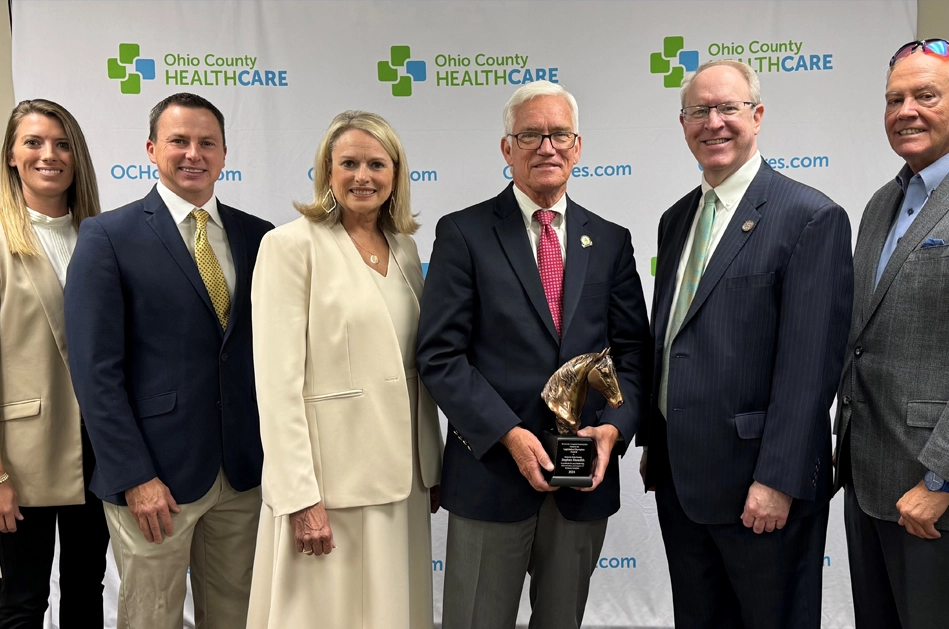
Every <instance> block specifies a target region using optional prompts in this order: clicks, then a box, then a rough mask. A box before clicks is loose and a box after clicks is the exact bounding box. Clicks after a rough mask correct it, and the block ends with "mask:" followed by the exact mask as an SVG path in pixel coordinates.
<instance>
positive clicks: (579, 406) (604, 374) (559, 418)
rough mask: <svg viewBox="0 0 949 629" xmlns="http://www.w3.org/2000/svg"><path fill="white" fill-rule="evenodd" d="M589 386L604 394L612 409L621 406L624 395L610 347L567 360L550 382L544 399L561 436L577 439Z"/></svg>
mask: <svg viewBox="0 0 949 629" xmlns="http://www.w3.org/2000/svg"><path fill="white" fill-rule="evenodd" d="M590 386H592V387H593V388H594V389H596V390H597V391H599V392H600V393H602V394H603V396H604V397H605V398H606V401H607V403H608V404H609V405H610V406H611V407H613V408H619V406H620V405H622V403H623V392H622V391H620V387H619V380H618V378H617V376H616V367H615V366H614V365H613V358H612V356H610V348H609V347H607V348H606V349H604V350H603V351H602V352H599V353H592V354H581V355H580V356H577V357H576V358H572V359H570V360H568V361H567V362H565V363H564V364H563V366H562V367H561V368H560V369H558V370H557V371H556V372H554V375H552V376H551V377H550V379H549V380H548V381H547V385H546V386H545V387H544V390H543V392H542V393H541V397H542V398H543V399H544V402H546V403H547V406H548V408H550V410H552V411H553V412H554V415H555V416H556V423H557V432H558V433H559V434H561V435H569V434H574V435H575V434H576V433H577V430H579V429H580V413H581V411H582V410H583V404H584V402H586V398H587V389H588V387H590Z"/></svg>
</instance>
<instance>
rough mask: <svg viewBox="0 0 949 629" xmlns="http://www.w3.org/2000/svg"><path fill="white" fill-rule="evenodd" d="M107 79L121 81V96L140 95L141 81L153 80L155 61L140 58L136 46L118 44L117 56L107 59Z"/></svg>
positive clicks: (139, 51)
mask: <svg viewBox="0 0 949 629" xmlns="http://www.w3.org/2000/svg"><path fill="white" fill-rule="evenodd" d="M109 78H110V79H113V80H116V81H121V83H119V86H120V88H121V90H122V93H123V94H141V93H142V81H153V80H154V79H155V60H154V59H144V58H142V56H141V50H140V49H139V45H138V44H119V56H118V57H110V58H109Z"/></svg>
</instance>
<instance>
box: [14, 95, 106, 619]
mask: <svg viewBox="0 0 949 629" xmlns="http://www.w3.org/2000/svg"><path fill="white" fill-rule="evenodd" d="M3 146H4V154H5V155H6V159H5V160H4V161H3V163H2V164H0V570H2V573H3V580H2V587H0V629H5V628H7V627H18V628H19V627H37V628H39V627H42V626H43V617H44V614H45V612H46V608H47V600H48V598H49V579H50V572H51V570H52V562H53V550H54V544H55V535H56V526H57V520H58V525H59V537H60V564H59V569H60V590H61V599H60V610H59V617H60V624H59V626H60V627H63V628H64V629H70V628H72V627H101V626H102V578H103V575H104V574H105V564H106V559H105V553H106V548H107V546H108V542H109V532H108V529H107V527H106V523H105V516H104V514H103V511H102V503H101V502H100V501H99V500H98V499H97V498H96V497H95V496H93V495H92V494H91V493H90V492H89V491H88V486H89V479H90V477H91V475H92V470H93V468H94V467H95V458H94V457H93V454H92V448H91V446H90V445H89V439H88V437H87V436H86V434H85V429H84V428H83V427H82V421H81V417H80V415H79V405H78V403H77V402H76V396H75V394H74V393H73V388H72V383H71V381H70V378H69V367H68V364H67V362H66V358H67V354H66V351H67V349H66V335H65V328H64V322H63V288H64V286H65V282H66V265H67V263H68V261H69V257H70V256H71V255H72V250H73V248H74V247H75V244H76V234H77V232H78V229H79V223H80V222H82V220H83V219H85V218H87V217H89V216H94V215H96V214H98V213H99V195H98V189H97V187H96V178H95V172H94V171H93V168H92V161H91V159H90V157H89V151H88V149H87V147H86V143H85V139H84V137H83V135H82V130H81V129H80V128H79V125H78V123H77V122H76V120H75V118H73V117H72V115H71V114H70V113H69V112H68V111H66V110H65V109H64V108H63V107H61V106H60V105H57V104H56V103H53V102H50V101H45V100H38V99H37V100H32V101H23V102H21V103H20V104H19V105H17V106H16V108H15V109H14V110H13V113H12V115H11V117H10V121H9V123H8V125H7V130H6V135H5V136H4V139H3Z"/></svg>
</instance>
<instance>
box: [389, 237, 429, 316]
mask: <svg viewBox="0 0 949 629" xmlns="http://www.w3.org/2000/svg"><path fill="white" fill-rule="evenodd" d="M385 237H386V240H387V241H388V242H389V249H390V250H391V251H392V257H394V258H395V261H396V266H397V268H396V269H395V271H396V272H397V273H401V274H402V277H403V278H405V282H406V283H407V284H408V285H409V288H411V289H412V294H413V295H415V305H416V306H418V305H419V302H421V300H422V284H423V280H422V268H421V267H420V266H419V265H417V264H415V261H414V260H412V258H411V257H410V256H409V254H408V252H407V251H406V250H405V248H404V247H403V246H402V245H401V243H400V242H399V240H400V239H399V237H398V236H393V235H391V234H385ZM392 270H393V269H392V267H389V272H390V273H391V272H392Z"/></svg>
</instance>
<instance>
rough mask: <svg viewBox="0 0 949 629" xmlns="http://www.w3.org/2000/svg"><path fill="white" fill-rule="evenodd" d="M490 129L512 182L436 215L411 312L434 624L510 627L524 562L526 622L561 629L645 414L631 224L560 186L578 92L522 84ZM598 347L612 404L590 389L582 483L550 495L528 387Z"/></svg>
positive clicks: (541, 407)
mask: <svg viewBox="0 0 949 629" xmlns="http://www.w3.org/2000/svg"><path fill="white" fill-rule="evenodd" d="M504 126H505V129H504V131H505V136H504V138H503V139H502V140H501V152H502V153H503V155H504V159H505V160H506V161H507V163H508V165H509V166H510V169H511V175H512V177H513V180H514V181H513V184H512V185H510V186H508V187H507V188H506V189H505V190H504V191H503V192H502V193H501V194H499V195H498V196H497V197H494V198H492V199H489V200H487V201H484V202H482V203H479V204H478V205H475V206H472V207H470V208H468V209H465V210H462V211H460V212H455V213H453V214H449V215H448V216H445V217H443V218H442V219H441V220H440V221H439V222H438V226H437V227H436V240H435V245H434V250H433V252H432V258H431V264H430V266H429V271H428V276H427V279H426V285H425V293H424V297H423V300H422V309H421V318H420V320H419V339H418V366H419V373H420V374H421V376H422V381H423V382H424V383H425V385H426V387H427V388H428V390H429V391H430V392H431V394H432V396H433V397H434V398H435V401H436V402H438V405H439V406H440V407H441V409H442V410H443V411H444V413H445V415H446V416H447V417H448V423H449V429H450V430H451V436H449V437H448V439H447V443H446V444H445V459H444V466H443V471H442V484H441V504H442V506H444V507H445V508H446V509H447V510H448V511H449V512H450V515H449V520H448V542H447V556H446V562H445V594H444V606H443V607H444V615H443V618H442V626H443V627H445V629H468V628H471V629H475V628H483V629H511V628H513V627H514V624H515V620H516V617H517V608H518V601H519V599H520V593H521V589H522V585H523V582H524V576H525V573H530V575H531V586H530V598H531V605H532V608H533V613H532V615H531V622H530V626H531V627H532V628H534V629H537V628H540V627H543V628H544V629H560V628H564V629H566V628H571V629H574V628H576V627H579V625H580V622H581V620H582V618H583V610H584V606H585V604H586V599H587V592H588V588H589V582H590V576H591V574H592V572H593V569H594V566H595V562H596V560H597V559H598V558H599V552H600V548H601V546H602V544H603V539H604V536H605V534H606V520H607V518H608V517H609V516H610V515H611V514H613V513H615V512H616V510H617V509H619V506H620V500H619V469H618V461H617V457H618V455H620V454H622V453H623V452H624V451H625V449H626V444H629V443H631V439H632V438H633V435H634V434H635V433H636V430H637V428H638V426H639V422H640V418H641V416H642V414H643V412H644V410H645V406H646V396H647V395H648V391H649V379H648V373H649V360H650V357H649V351H650V347H651V342H650V338H649V330H648V322H647V319H646V308H645V304H644V302H643V294H642V286H641V284H640V281H639V276H638V275H637V273H636V264H635V260H634V258H633V247H632V241H631V238H630V234H629V231H628V230H626V229H624V228H623V227H620V226H619V225H615V224H613V223H610V222H608V221H605V220H603V219H602V218H600V217H599V216H597V215H595V214H593V213H592V212H590V211H588V210H586V209H584V208H583V207H581V206H579V205H577V204H576V203H574V202H573V201H572V200H571V199H569V198H568V197H567V195H566V189H567V180H568V179H569V177H570V174H571V171H572V169H573V167H574V166H575V165H576V163H577V161H578V160H579V158H580V148H581V139H580V137H579V136H578V134H577V130H578V114H577V104H576V100H575V99H574V98H573V96H571V95H570V94H569V93H568V92H566V90H564V89H563V88H562V87H560V86H559V85H554V84H552V83H549V82H547V81H538V82H535V83H531V84H528V85H526V86H524V87H521V88H520V89H518V90H517V91H516V92H515V93H514V95H513V96H512V97H511V99H510V100H509V101H508V103H507V106H506V107H505V110H504ZM608 346H609V347H611V348H612V355H613V358H614V360H615V362H616V369H617V372H618V374H619V379H620V387H621V389H622V392H623V395H624V397H625V400H626V402H625V404H624V405H623V406H621V407H620V408H618V409H612V408H608V407H606V403H605V400H604V399H603V397H601V396H600V395H599V394H596V393H591V395H590V396H589V397H588V398H587V402H586V405H585V406H584V408H583V413H582V416H581V422H582V425H583V428H582V429H581V430H580V432H579V434H580V435H581V436H589V437H592V438H593V439H594V440H595V443H596V453H597V463H596V467H595V472H594V478H593V487H592V488H589V490H587V491H577V490H574V489H561V490H559V491H554V489H555V488H554V487H551V486H550V485H548V484H547V482H546V481H545V480H544V476H543V474H542V469H544V470H548V471H550V470H552V469H553V467H552V465H551V461H550V459H549V458H548V457H547V455H546V454H545V452H544V449H543V447H542V446H541V443H540V441H539V437H540V435H541V431H543V430H545V429H551V428H553V426H554V416H553V413H551V412H550V411H549V410H548V408H547V406H546V405H545V403H544V401H543V400H542V399H541V391H542V390H543V388H544V385H545V383H546V382H547V380H548V378H549V377H550V376H551V375H552V374H553V373H554V372H555V371H556V370H557V369H558V368H559V367H560V366H561V365H562V364H563V363H564V362H566V361H567V360H570V359H571V358H573V357H575V356H578V355H580V354H586V353H591V352H599V351H601V350H602V349H604V348H605V347H608Z"/></svg>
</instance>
